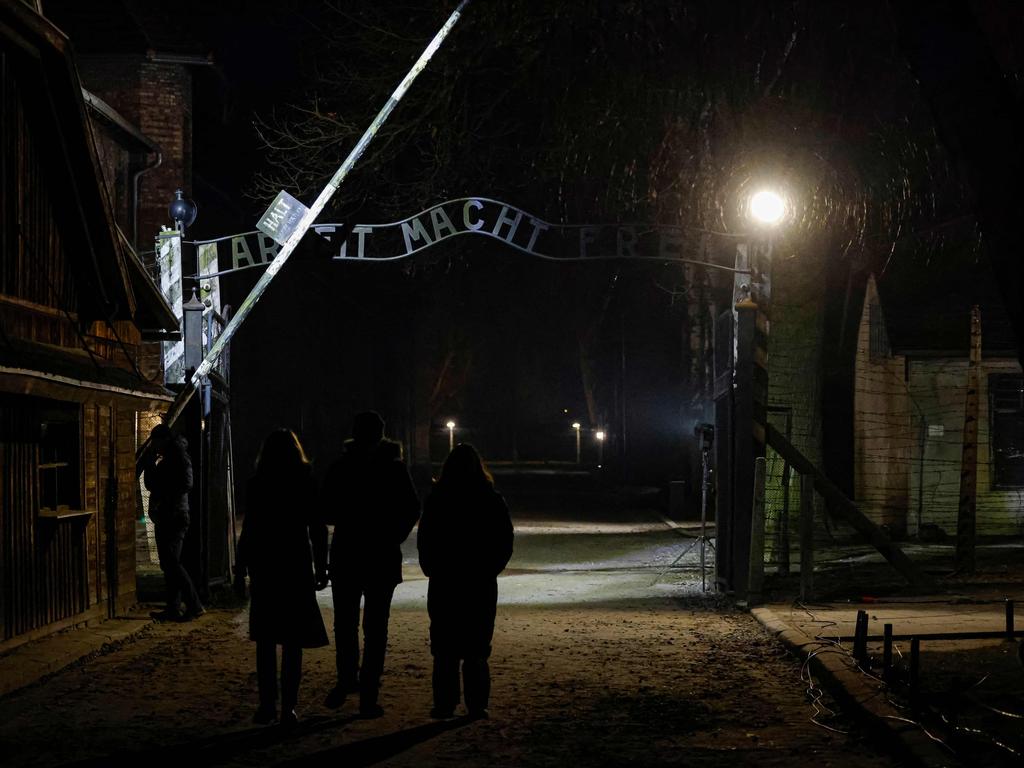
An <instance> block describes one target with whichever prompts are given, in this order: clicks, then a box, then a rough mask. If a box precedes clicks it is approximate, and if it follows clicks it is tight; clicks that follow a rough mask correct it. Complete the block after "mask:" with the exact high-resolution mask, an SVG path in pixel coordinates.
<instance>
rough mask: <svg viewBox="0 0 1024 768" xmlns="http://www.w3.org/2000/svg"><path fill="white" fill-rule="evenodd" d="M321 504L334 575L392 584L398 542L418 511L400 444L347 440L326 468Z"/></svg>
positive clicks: (397, 575) (364, 583)
mask: <svg viewBox="0 0 1024 768" xmlns="http://www.w3.org/2000/svg"><path fill="white" fill-rule="evenodd" d="M321 507H322V509H323V511H324V515H325V519H326V521H327V523H328V524H329V525H333V526H334V537H333V539H332V540H331V558H330V571H331V578H332V579H333V580H334V581H335V582H338V581H347V582H348V583H351V584H355V585H358V586H360V587H362V588H368V587H371V588H372V587H389V586H390V587H393V586H395V585H397V584H400V583H401V581H402V542H403V541H405V540H406V538H408V536H409V533H410V532H411V531H412V529H413V526H414V525H416V521H417V520H418V519H419V515H420V501H419V497H418V496H417V495H416V488H415V486H413V483H412V478H411V477H409V470H408V469H406V466H405V462H404V461H403V460H402V446H401V444H400V443H397V442H394V441H392V440H387V439H382V440H380V441H378V442H375V443H364V442H360V441H357V440H346V441H345V443H344V450H343V453H342V455H341V458H339V459H338V460H337V461H336V462H334V463H333V464H332V465H331V466H330V468H329V469H328V470H327V476H326V479H325V482H324V490H323V496H322V500H321Z"/></svg>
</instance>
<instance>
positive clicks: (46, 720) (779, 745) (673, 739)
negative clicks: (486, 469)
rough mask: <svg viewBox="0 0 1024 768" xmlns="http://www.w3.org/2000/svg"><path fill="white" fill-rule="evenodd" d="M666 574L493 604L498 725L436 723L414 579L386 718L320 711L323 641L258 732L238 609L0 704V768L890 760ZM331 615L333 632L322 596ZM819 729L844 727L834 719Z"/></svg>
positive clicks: (397, 638)
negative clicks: (615, 587) (633, 588)
mask: <svg viewBox="0 0 1024 768" xmlns="http://www.w3.org/2000/svg"><path fill="white" fill-rule="evenodd" d="M615 576H616V577H618V578H620V579H621V578H623V575H622V574H615ZM669 576H670V579H669V581H670V583H669V584H668V585H666V584H664V583H661V584H659V588H658V589H656V590H649V591H650V595H649V596H648V597H647V598H646V599H637V597H636V596H635V595H633V596H631V597H630V599H629V600H624V601H615V600H605V601H593V602H583V603H579V604H575V605H574V604H569V605H566V604H557V603H543V602H542V603H540V604H523V603H516V604H504V605H502V607H501V608H500V609H499V617H498V622H497V628H496V636H495V643H494V655H493V658H492V675H493V681H494V686H493V698H492V706H491V719H489V720H486V721H477V722H471V723H470V722H465V721H461V720H455V721H450V722H444V723H438V722H434V721H431V720H430V719H429V717H428V711H429V709H430V655H429V650H428V646H427V621H426V616H425V611H424V610H423V608H422V604H421V603H420V602H419V599H418V597H419V595H420V594H421V593H422V587H423V584H422V582H421V581H420V582H417V581H410V582H408V583H407V584H405V585H403V586H402V587H400V593H399V597H398V599H397V600H396V605H395V610H394V612H393V615H392V631H391V650H390V656H389V659H388V668H387V672H386V675H385V678H384V689H383V692H382V704H383V705H384V706H385V708H386V714H385V716H384V717H383V718H381V719H379V720H372V721H365V720H358V719H356V718H355V716H354V715H355V701H350V702H347V703H346V705H345V707H344V708H342V709H341V710H340V711H337V712H332V711H330V710H326V709H324V708H323V707H322V706H321V703H320V702H321V699H322V697H323V695H324V694H325V693H326V691H327V690H328V688H329V687H330V684H331V681H332V677H333V648H323V649H317V650H314V651H308V652H307V655H306V660H305V679H304V681H303V688H302V691H301V695H300V707H299V709H300V712H299V714H300V717H301V719H302V722H301V723H300V725H299V727H298V728H297V729H296V730H295V731H294V732H292V733H290V734H282V733H281V732H280V731H279V730H278V729H277V728H275V727H267V728H258V727H254V726H252V725H251V723H250V717H251V715H252V713H253V711H254V708H255V703H256V680H255V673H254V666H253V664H254V662H253V646H252V644H251V643H249V642H248V641H247V640H246V638H245V621H246V615H245V613H244V611H238V610H234V611H232V610H216V611H211V612H210V613H209V614H208V615H207V616H205V617H203V618H202V619H201V620H200V621H198V622H195V623H193V624H191V625H154V626H152V627H150V628H149V629H147V630H146V631H145V632H144V633H143V634H142V635H141V636H140V637H139V638H138V639H136V640H135V641H134V642H131V643H129V644H127V645H125V646H124V647H122V648H120V649H119V650H117V651H115V652H111V653H107V654H105V655H101V656H99V657H97V658H94V659H92V660H91V661H89V662H87V663H85V664H81V665H79V666H77V667H75V668H72V669H69V670H67V671H65V672H63V673H60V674H59V675H56V676H55V677H53V678H51V679H50V680H48V681H46V682H45V683H43V684H40V685H36V686H33V687H31V688H29V689H26V690H23V691H22V692H20V693H17V694H14V695H12V696H10V697H7V698H6V699H3V700H0V764H3V765H4V766H8V768H15V767H20V766H47V765H59V764H64V763H81V764H90V765H103V766H108V765H114V764H122V763H127V764H131V763H136V764H139V765H147V766H148V765H154V764H170V763H174V764H178V765H184V766H187V768H198V766H206V765H232V766H263V765H278V764H285V765H325V766H326V765H332V766H342V765H343V766H353V765H355V766H364V765H389V766H410V767H411V766H416V768H426V767H427V766H448V765H465V766H495V767H498V766H510V767H511V766H577V765H579V766H661V765H688V766H705V765H708V766H711V765H715V766H718V765H722V766H726V765H727V766H737V765H758V766H783V765H785V766H794V765H797V766H803V765H806V766H811V765H813V766H828V765H835V766H869V765H871V766H877V765H883V766H884V765H893V764H894V763H892V762H890V761H888V760H887V759H886V758H884V757H879V756H878V755H877V754H875V753H873V752H872V751H871V750H870V749H869V748H868V747H867V746H866V745H864V744H863V743H862V741H861V740H859V739H858V738H857V737H856V735H844V734H839V733H835V732H832V731H829V730H826V729H825V728H821V727H819V726H817V725H815V724H813V723H812V722H811V717H812V715H813V714H814V709H813V708H812V706H811V704H810V702H809V699H808V696H807V694H806V693H805V688H806V685H805V684H804V683H802V682H801V679H800V667H799V665H798V664H797V663H796V662H795V661H794V660H792V659H790V658H788V657H787V656H785V655H784V653H783V652H782V651H781V649H780V647H779V646H778V645H776V644H775V643H774V642H773V641H771V640H770V639H769V638H767V637H766V636H765V635H764V634H763V633H762V632H761V630H760V628H759V626H758V625H757V624H756V622H755V621H754V620H753V619H752V618H751V617H749V616H748V615H746V614H743V613H739V612H735V611H732V610H731V609H729V608H728V607H727V606H724V605H722V604H717V603H716V602H715V601H712V600H709V599H703V598H701V597H700V596H699V595H696V596H694V595H692V594H691V595H690V596H688V597H687V596H685V593H686V590H687V587H686V585H682V584H674V583H671V582H672V578H671V577H672V576H673V574H670V575H669ZM510 578H512V579H515V578H517V577H515V576H512V577H510ZM547 578H549V579H557V578H559V577H557V576H549V577H547ZM591 578H592V579H600V578H601V577H600V575H597V574H591ZM503 582H504V580H503ZM642 582H643V583H646V584H648V585H649V584H650V573H649V572H648V573H646V574H643V579H642ZM510 583H511V582H510ZM552 583H554V582H552ZM552 583H549V587H551V586H552ZM637 583H638V584H639V583H640V581H637ZM536 588H537V589H541V587H539V586H538V587H536ZM512 591H515V590H512ZM549 591H551V590H550V589H549ZM673 593H675V594H673ZM324 615H325V619H326V620H327V621H328V626H329V622H330V619H331V616H330V609H329V604H328V605H324ZM828 723H829V724H830V725H831V726H832V727H834V728H838V729H842V730H848V729H849V728H850V724H849V723H847V722H844V721H843V720H842V719H841V718H836V719H831V720H829V721H828ZM115 761H116V762H115Z"/></svg>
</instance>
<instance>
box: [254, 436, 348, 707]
mask: <svg viewBox="0 0 1024 768" xmlns="http://www.w3.org/2000/svg"><path fill="white" fill-rule="evenodd" d="M316 501H317V499H316V486H315V485H314V482H313V477H312V472H311V469H310V464H309V460H308V459H307V458H306V455H305V453H304V451H303V450H302V445H301V444H300V443H299V439H298V438H297V437H296V436H295V433H294V432H292V431H291V430H288V429H278V430H275V431H273V432H271V433H270V435H268V436H267V438H266V440H264V441H263V447H262V448H261V449H260V455H259V458H258V459H257V460H256V474H255V475H254V476H253V477H252V478H251V479H250V480H249V483H248V485H247V487H246V505H245V525H244V527H243V529H242V535H241V537H240V538H239V541H238V560H237V565H236V574H237V575H241V576H244V575H245V573H246V572H247V571H248V574H249V591H250V594H251V602H250V605H249V638H250V639H251V640H255V641H256V674H257V677H258V680H259V689H260V706H259V709H258V710H257V711H256V716H255V717H254V718H253V722H256V723H260V724H266V723H269V722H271V721H273V720H274V718H275V717H276V716H277V646H279V645H280V646H281V724H282V725H294V724H295V723H296V721H297V717H296V715H295V704H296V702H297V701H298V695H299V679H300V677H301V676H302V649H303V648H319V647H321V646H324V645H327V644H328V642H329V641H328V638H327V630H326V629H325V628H324V621H323V618H322V617H321V616H320V606H319V605H317V601H316V592H317V590H320V589H323V588H324V587H326V586H327V526H326V525H325V524H324V521H323V517H322V515H321V514H320V512H319V510H318V508H317V504H316ZM311 545H312V546H311Z"/></svg>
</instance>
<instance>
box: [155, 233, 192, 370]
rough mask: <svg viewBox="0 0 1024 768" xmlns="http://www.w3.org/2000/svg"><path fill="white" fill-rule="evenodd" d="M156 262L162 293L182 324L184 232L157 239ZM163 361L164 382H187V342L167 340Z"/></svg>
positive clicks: (162, 234) (164, 345)
mask: <svg viewBox="0 0 1024 768" xmlns="http://www.w3.org/2000/svg"><path fill="white" fill-rule="evenodd" d="M156 253H157V257H156V261H157V264H158V265H159V267H160V292H161V293H162V294H163V295H164V298H165V299H167V303H168V304H170V305H171V309H173V310H174V316H175V317H177V318H178V322H179V323H180V322H181V318H182V316H183V315H184V310H182V307H181V303H182V302H181V233H180V232H178V231H176V230H172V229H165V230H164V231H163V232H161V233H160V234H159V235H157V238H156ZM161 347H162V350H161V351H162V352H163V360H164V383H165V384H181V383H182V382H183V381H184V380H185V342H184V341H183V340H182V339H178V341H165V342H163V343H162V344H161Z"/></svg>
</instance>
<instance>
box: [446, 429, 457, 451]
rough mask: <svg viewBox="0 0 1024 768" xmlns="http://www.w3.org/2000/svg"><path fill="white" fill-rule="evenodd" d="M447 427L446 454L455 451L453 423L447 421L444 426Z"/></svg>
mask: <svg viewBox="0 0 1024 768" xmlns="http://www.w3.org/2000/svg"><path fill="white" fill-rule="evenodd" d="M445 426H446V427H448V453H451V452H452V451H453V450H455V422H454V421H449V422H448V423H447V424H445Z"/></svg>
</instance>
